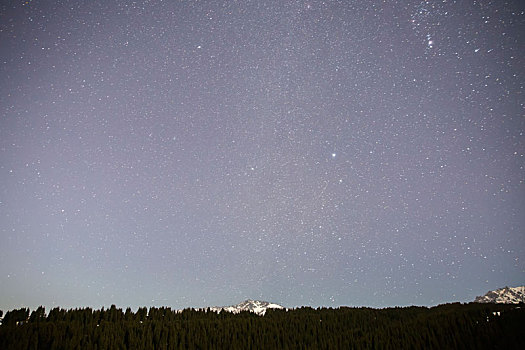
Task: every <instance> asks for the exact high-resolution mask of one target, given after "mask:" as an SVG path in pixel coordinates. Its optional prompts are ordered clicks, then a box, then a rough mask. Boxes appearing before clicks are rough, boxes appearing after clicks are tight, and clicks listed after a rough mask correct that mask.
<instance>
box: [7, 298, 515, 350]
mask: <svg viewBox="0 0 525 350" xmlns="http://www.w3.org/2000/svg"><path fill="white" fill-rule="evenodd" d="M524 325H525V308H524V305H523V304H521V305H504V304H479V303H469V304H460V303H454V304H444V305H439V306H435V307H431V308H427V307H416V306H412V307H402V308H401V307H396V308H385V309H372V308H364V307H363V308H351V307H340V308H336V309H332V308H317V309H313V308H310V307H301V308H297V309H291V310H268V311H267V313H266V315H264V316H257V315H256V314H253V313H250V312H241V313H239V314H232V313H228V312H220V313H215V312H212V311H210V310H208V309H205V310H194V309H185V310H182V311H180V310H172V309H170V308H168V307H161V308H157V307H151V308H149V309H148V308H146V307H142V308H138V309H137V310H136V311H135V312H134V311H132V310H131V309H130V308H127V309H126V310H125V311H123V310H122V309H120V308H117V307H116V306H115V305H112V306H111V307H110V308H107V309H104V308H102V309H100V310H94V309H91V308H81V309H70V310H64V309H61V308H54V309H52V310H50V311H49V313H46V310H45V308H43V307H39V308H37V309H36V310H33V311H30V310H29V309H27V308H21V309H16V310H11V311H7V312H6V313H5V315H4V317H3V320H2V324H1V325H0V349H5V350H9V349H68V350H70V349H96V350H101V349H525V332H523V326H524Z"/></svg>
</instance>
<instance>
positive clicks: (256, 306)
mask: <svg viewBox="0 0 525 350" xmlns="http://www.w3.org/2000/svg"><path fill="white" fill-rule="evenodd" d="M268 309H284V307H282V306H281V305H278V304H274V303H269V302H267V301H260V300H251V299H248V300H245V301H243V302H241V303H239V304H237V305H231V306H215V307H211V308H210V310H211V311H214V312H221V311H228V312H232V313H234V314H238V313H239V312H241V311H250V312H253V313H255V314H257V315H259V316H263V315H264V314H265V313H266V310H268Z"/></svg>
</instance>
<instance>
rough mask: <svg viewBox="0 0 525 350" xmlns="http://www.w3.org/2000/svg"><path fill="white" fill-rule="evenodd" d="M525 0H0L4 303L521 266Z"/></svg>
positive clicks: (195, 300)
mask: <svg viewBox="0 0 525 350" xmlns="http://www.w3.org/2000/svg"><path fill="white" fill-rule="evenodd" d="M524 36H525V3H524V2H523V1H489V0H482V1H467V0H465V1H454V0H436V1H430V0H429V1H384V2H382V1H335V0H327V1H317V0H311V1H290V0H275V1H270V0H260V1H256V0H253V1H249V0H238V1H190V0H179V1H168V0H165V1H133V2H132V1H36V0H35V1H2V4H1V5H0V309H3V310H4V311H5V310H9V309H12V308H15V307H17V308H18V307H26V306H27V307H31V308H34V307H36V306H38V305H44V306H46V307H48V308H51V307H55V306H60V307H65V308H70V307H83V306H91V307H97V308H98V307H101V306H106V307H107V306H109V305H111V304H116V305H117V306H119V307H127V306H131V307H133V308H135V307H138V306H142V305H144V306H171V307H172V308H184V307H201V306H212V305H230V304H235V303H238V302H240V301H241V300H244V299H247V298H252V299H262V300H268V301H272V302H276V303H279V304H282V305H284V306H288V307H294V306H300V305H311V306H339V305H349V306H371V307H386V306H395V305H398V306H404V305H412V304H416V305H436V304H439V303H444V302H453V301H461V302H466V301H472V300H473V299H474V297H475V296H477V295H482V294H484V293H485V292H487V291H488V290H491V289H496V288H500V287H504V286H506V285H508V286H516V285H523V284H525V228H524V227H525V183H524V181H525V168H524V167H525V156H524V155H525V137H524V132H525V96H524V93H525V89H524V85H525V68H524V67H525V42H524V39H525V38H524Z"/></svg>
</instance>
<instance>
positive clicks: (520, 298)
mask: <svg viewBox="0 0 525 350" xmlns="http://www.w3.org/2000/svg"><path fill="white" fill-rule="evenodd" d="M474 302H475V303H499V304H518V303H525V286H521V287H505V288H500V289H496V290H493V291H490V292H488V293H487V294H485V295H483V296H480V297H476V299H475V300H474Z"/></svg>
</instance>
